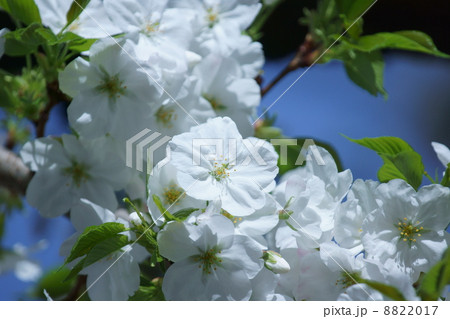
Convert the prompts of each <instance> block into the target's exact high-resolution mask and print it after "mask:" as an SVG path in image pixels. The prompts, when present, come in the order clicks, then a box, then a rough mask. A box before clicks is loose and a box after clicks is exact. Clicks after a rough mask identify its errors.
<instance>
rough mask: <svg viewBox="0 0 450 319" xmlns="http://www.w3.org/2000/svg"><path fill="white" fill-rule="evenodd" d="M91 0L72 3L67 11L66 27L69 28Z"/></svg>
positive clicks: (79, 0)
mask: <svg viewBox="0 0 450 319" xmlns="http://www.w3.org/2000/svg"><path fill="white" fill-rule="evenodd" d="M90 1H91V0H77V1H73V2H72V5H71V6H70V8H69V11H67V15H66V17H67V24H66V27H67V26H69V25H70V24H71V23H72V22H73V21H74V20H75V19H77V18H78V16H79V15H80V14H81V12H83V10H84V8H86V6H87V5H88V4H89V2H90Z"/></svg>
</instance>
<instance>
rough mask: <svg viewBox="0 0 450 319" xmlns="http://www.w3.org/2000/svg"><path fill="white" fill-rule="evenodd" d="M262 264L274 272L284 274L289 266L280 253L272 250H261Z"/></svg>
mask: <svg viewBox="0 0 450 319" xmlns="http://www.w3.org/2000/svg"><path fill="white" fill-rule="evenodd" d="M262 258H263V259H264V266H265V267H266V268H267V269H269V270H270V271H272V272H273V273H275V274H285V273H287V272H288V271H289V270H291V267H290V266H289V264H288V262H287V261H286V260H285V259H284V258H283V257H281V255H280V254H279V253H277V252H274V251H272V250H266V251H264V252H263V256H262Z"/></svg>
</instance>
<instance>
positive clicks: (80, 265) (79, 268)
mask: <svg viewBox="0 0 450 319" xmlns="http://www.w3.org/2000/svg"><path fill="white" fill-rule="evenodd" d="M85 260H86V257H84V258H83V259H81V260H80V261H79V262H78V263H77V264H76V265H75V266H73V268H72V269H71V270H70V272H69V274H68V275H67V276H66V278H64V280H63V282H67V281H69V280H72V279H73V278H75V277H76V276H78V273H79V272H80V271H82V270H83V268H84V261H85Z"/></svg>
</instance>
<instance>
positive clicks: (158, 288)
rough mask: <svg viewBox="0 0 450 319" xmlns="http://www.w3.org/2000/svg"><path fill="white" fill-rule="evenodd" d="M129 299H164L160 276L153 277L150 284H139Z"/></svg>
mask: <svg viewBox="0 0 450 319" xmlns="http://www.w3.org/2000/svg"><path fill="white" fill-rule="evenodd" d="M129 300H130V301H164V300H165V297H164V294H163V291H162V278H155V279H153V280H152V281H151V283H150V286H147V287H145V286H140V287H139V289H138V291H136V293H135V294H134V295H133V296H131V297H130V299H129Z"/></svg>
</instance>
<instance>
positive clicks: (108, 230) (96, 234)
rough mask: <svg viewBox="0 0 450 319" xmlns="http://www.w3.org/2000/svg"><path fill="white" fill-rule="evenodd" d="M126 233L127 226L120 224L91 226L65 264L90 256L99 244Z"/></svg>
mask: <svg viewBox="0 0 450 319" xmlns="http://www.w3.org/2000/svg"><path fill="white" fill-rule="evenodd" d="M124 231H125V226H124V225H123V224H120V223H105V224H102V225H100V226H90V227H88V228H86V229H85V230H84V232H83V233H82V234H81V235H80V237H78V240H77V242H76V243H75V245H74V246H73V247H72V250H71V252H70V255H69V257H67V259H66V261H65V264H67V263H69V262H71V261H73V260H75V259H76V258H78V257H82V256H84V255H86V254H88V253H89V251H90V250H91V249H92V248H93V247H94V246H95V245H96V244H97V243H99V242H101V241H104V240H106V239H108V238H111V237H114V236H115V235H116V234H118V233H121V232H124Z"/></svg>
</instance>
